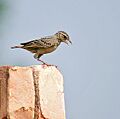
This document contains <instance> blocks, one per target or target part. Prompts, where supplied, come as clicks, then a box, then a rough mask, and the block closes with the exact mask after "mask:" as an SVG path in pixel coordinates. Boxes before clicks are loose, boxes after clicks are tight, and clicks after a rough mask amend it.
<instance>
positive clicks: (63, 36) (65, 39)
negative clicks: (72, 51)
mask: <svg viewBox="0 0 120 119" xmlns="http://www.w3.org/2000/svg"><path fill="white" fill-rule="evenodd" d="M55 35H56V36H57V38H58V39H59V40H60V41H61V42H64V43H66V44H68V42H70V43H71V44H72V42H71V41H70V38H69V35H68V34H67V33H66V32H64V31H58V32H57V33H56V34H55Z"/></svg>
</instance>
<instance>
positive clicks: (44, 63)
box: [37, 59, 57, 68]
mask: <svg viewBox="0 0 120 119" xmlns="http://www.w3.org/2000/svg"><path fill="white" fill-rule="evenodd" d="M37 60H38V61H40V62H42V63H43V65H46V66H55V67H56V68H57V66H56V65H52V64H47V63H46V62H44V61H42V60H41V59H37Z"/></svg>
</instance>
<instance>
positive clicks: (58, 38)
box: [11, 31, 72, 64]
mask: <svg viewBox="0 0 120 119" xmlns="http://www.w3.org/2000/svg"><path fill="white" fill-rule="evenodd" d="M61 42H64V43H66V44H68V42H70V43H72V42H71V41H70V39H69V36H68V34H67V33H66V32H64V31H59V32H57V33H56V34H54V35H52V36H49V37H45V38H41V39H35V40H32V41H29V42H26V43H21V44H20V45H18V46H14V47H11V48H12V49H13V48H22V49H26V50H28V51H30V52H32V53H34V58H35V59H37V60H39V61H41V62H42V63H44V64H46V63H45V62H43V61H42V60H40V59H39V58H40V57H41V56H42V55H44V54H47V53H51V52H53V51H54V50H56V48H57V47H58V46H59V45H60V43H61Z"/></svg>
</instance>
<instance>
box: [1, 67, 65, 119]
mask: <svg viewBox="0 0 120 119" xmlns="http://www.w3.org/2000/svg"><path fill="white" fill-rule="evenodd" d="M6 118H8V119H65V107H64V93H63V76H62V75H61V73H60V72H59V71H58V70H57V68H56V67H54V66H45V65H37V66H30V67H17V66H14V67H12V66H3V67H0V119H6Z"/></svg>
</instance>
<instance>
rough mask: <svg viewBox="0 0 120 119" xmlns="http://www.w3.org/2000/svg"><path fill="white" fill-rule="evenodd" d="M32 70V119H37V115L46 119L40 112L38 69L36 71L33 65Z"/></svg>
mask: <svg viewBox="0 0 120 119" xmlns="http://www.w3.org/2000/svg"><path fill="white" fill-rule="evenodd" d="M32 70H33V80H34V90H35V107H34V119H39V116H41V118H43V119H47V118H45V117H44V115H43V114H42V109H41V105H40V91H39V75H38V74H39V71H36V70H35V68H34V67H32Z"/></svg>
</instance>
